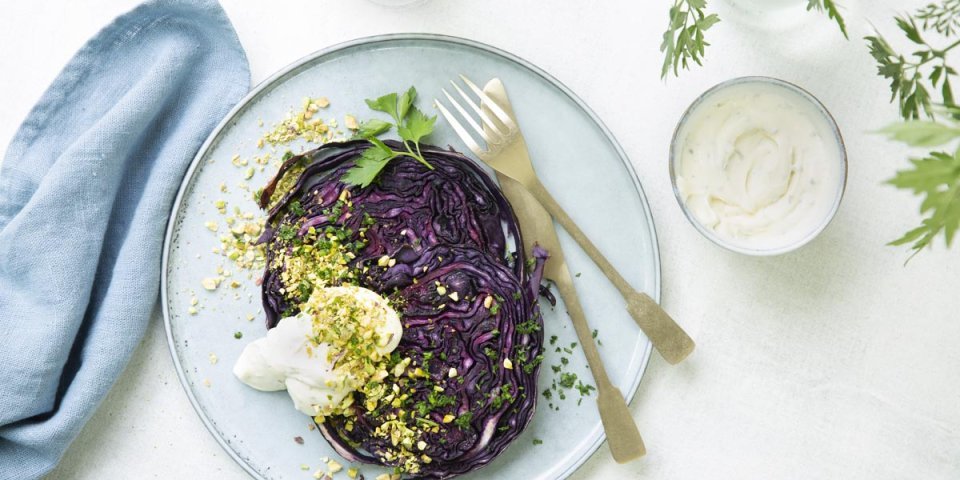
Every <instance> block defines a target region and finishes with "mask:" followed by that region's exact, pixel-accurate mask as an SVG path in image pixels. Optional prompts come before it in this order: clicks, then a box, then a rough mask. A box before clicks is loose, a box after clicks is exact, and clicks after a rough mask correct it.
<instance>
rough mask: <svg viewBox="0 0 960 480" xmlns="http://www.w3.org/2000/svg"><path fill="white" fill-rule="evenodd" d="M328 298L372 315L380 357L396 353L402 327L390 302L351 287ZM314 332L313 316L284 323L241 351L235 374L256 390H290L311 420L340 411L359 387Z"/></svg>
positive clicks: (335, 289)
mask: <svg viewBox="0 0 960 480" xmlns="http://www.w3.org/2000/svg"><path fill="white" fill-rule="evenodd" d="M324 294H326V295H331V296H345V297H349V299H350V301H352V302H354V303H355V304H357V305H358V306H361V307H363V310H364V311H366V312H368V313H369V314H370V315H371V317H368V318H367V319H366V320H367V321H368V322H369V324H370V325H371V326H373V328H374V329H375V331H376V333H377V338H379V339H381V341H380V342H379V343H378V344H377V345H376V350H377V351H378V352H379V353H381V354H383V355H387V354H389V353H390V352H392V351H393V350H394V349H395V348H397V345H398V344H399V343H400V337H401V335H402V333H403V326H402V324H401V323H400V316H399V315H398V314H397V312H396V311H395V310H393V308H391V307H390V306H389V305H388V304H387V301H386V299H384V298H383V297H381V296H380V295H378V294H377V293H376V292H373V291H371V290H368V289H366V288H362V287H353V286H344V287H330V288H327V289H325V291H324ZM313 329H314V325H313V319H312V317H311V315H310V314H309V313H304V312H301V313H300V314H298V315H296V316H294V317H286V318H283V319H281V320H280V322H279V323H278V324H277V326H276V327H274V328H272V329H270V330H269V331H267V335H266V336H265V337H263V338H260V339H257V340H254V341H253V342H251V343H250V344H248V345H247V346H246V347H245V348H244V349H243V353H241V354H240V357H239V358H238V359H237V363H236V364H235V365H234V367H233V374H234V375H236V377H237V378H239V379H240V380H241V381H242V382H243V383H246V384H247V385H249V386H251V387H253V388H255V389H257V390H262V391H268V392H270V391H277V390H287V393H288V394H289V395H290V398H291V399H293V404H294V406H295V407H296V409H297V410H299V411H301V412H303V413H305V414H307V415H310V416H314V415H316V414H317V412H318V411H320V410H322V409H324V408H325V407H327V406H335V405H340V404H341V402H343V401H344V399H345V398H346V397H347V396H348V395H350V393H351V392H353V388H352V386H351V385H354V384H355V383H356V382H353V381H351V379H350V378H349V373H347V372H341V371H339V370H338V369H337V368H336V365H334V363H335V362H332V361H330V359H329V355H328V353H329V350H330V345H328V344H325V343H316V342H314V341H313V338H314V337H315V335H314V331H313Z"/></svg>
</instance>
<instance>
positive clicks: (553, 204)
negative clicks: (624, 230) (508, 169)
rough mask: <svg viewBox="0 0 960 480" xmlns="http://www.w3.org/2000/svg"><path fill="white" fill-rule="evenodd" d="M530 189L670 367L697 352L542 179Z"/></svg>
mask: <svg viewBox="0 0 960 480" xmlns="http://www.w3.org/2000/svg"><path fill="white" fill-rule="evenodd" d="M527 187H528V189H529V190H530V193H532V194H533V196H534V197H536V198H537V200H538V201H540V204H541V205H543V207H544V208H545V209H546V210H547V211H548V212H550V215H551V216H553V218H555V219H557V222H558V223H559V224H560V226H562V227H563V228H564V230H566V231H567V233H569V234H570V236H571V237H573V239H574V240H576V241H577V243H578V244H580V247H581V248H583V250H584V251H585V252H587V255H588V256H589V257H590V259H591V260H593V263H595V264H597V267H599V268H600V271H602V272H603V274H604V275H606V276H607V278H608V279H610V282H611V283H613V285H614V287H616V288H617V290H618V291H619V292H620V295H621V296H623V299H624V300H625V301H626V302H627V311H628V312H629V313H630V316H631V317H633V320H634V321H635V322H636V323H637V325H638V326H639V327H640V329H641V330H643V333H644V334H646V335H647V338H649V339H650V342H651V343H652V344H653V347H654V348H656V349H657V351H658V352H660V355H662V356H663V358H664V359H665V360H666V361H667V362H669V363H670V364H677V363H679V362H680V361H682V360H683V359H684V358H687V356H688V355H690V353H691V352H693V349H694V346H695V344H694V342H693V339H691V338H690V336H689V335H687V332H684V331H683V329H682V328H680V325H677V322H676V321H674V320H673V318H671V317H670V315H669V314H667V312H666V311H664V310H663V308H661V307H660V305H658V304H657V302H655V301H653V299H652V298H650V296H648V295H647V294H645V293H641V292H638V291H636V290H635V289H634V288H633V287H632V286H630V283H629V282H627V280H626V279H625V278H623V276H621V275H620V272H618V271H617V269H616V268H614V266H613V265H612V264H611V263H610V261H609V260H607V258H606V257H604V256H603V254H602V253H600V250H599V249H597V247H596V246H595V245H594V244H593V242H591V241H590V238H589V237H587V235H586V234H585V233H583V231H582V230H580V227H578V226H577V224H576V223H574V221H573V219H572V218H570V216H569V215H567V212H565V211H564V210H563V208H561V207H560V204H558V203H557V201H556V200H554V199H553V196H552V195H550V192H549V191H547V189H546V187H544V186H543V184H542V183H540V180H539V179H534V180H533V182H532V184H531V185H527Z"/></svg>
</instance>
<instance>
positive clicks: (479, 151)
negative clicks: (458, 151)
mask: <svg viewBox="0 0 960 480" xmlns="http://www.w3.org/2000/svg"><path fill="white" fill-rule="evenodd" d="M433 106H434V107H436V108H437V110H440V114H441V115H443V118H445V119H447V123H449V124H450V126H451V127H453V131H455V132H457V136H459V137H460V140H463V143H466V144H467V148H469V149H470V151H472V152H473V153H474V154H476V155H477V156H478V157H483V155H484V154H485V153H487V152H486V150H484V149H483V148H480V145H478V144H477V141H476V140H474V139H473V136H471V135H470V134H469V133H467V129H465V128H463V125H461V124H460V121H459V120H457V118H456V117H454V116H453V114H452V113H450V110H447V108H446V107H444V106H443V104H442V103H440V102H439V101H438V100H436V99H434V100H433Z"/></svg>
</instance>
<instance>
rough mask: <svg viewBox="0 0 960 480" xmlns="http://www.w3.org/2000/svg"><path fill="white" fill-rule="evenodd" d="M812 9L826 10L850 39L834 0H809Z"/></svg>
mask: <svg viewBox="0 0 960 480" xmlns="http://www.w3.org/2000/svg"><path fill="white" fill-rule="evenodd" d="M958 1H960V0H958ZM810 10H816V11H818V12H826V13H827V18H829V19H831V20H833V21H835V22H837V25H838V26H839V27H840V33H842V34H843V37H844V38H846V39H847V40H850V36H849V35H847V22H845V21H844V20H843V17H842V16H841V15H840V10H839V9H838V8H837V4H836V3H834V1H833V0H807V11H808V12H809V11H810Z"/></svg>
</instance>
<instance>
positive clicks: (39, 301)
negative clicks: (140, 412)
mask: <svg viewBox="0 0 960 480" xmlns="http://www.w3.org/2000/svg"><path fill="white" fill-rule="evenodd" d="M249 76H250V75H249V70H248V66H247V61H246V57H245V55H244V53H243V49H242V48H241V46H240V43H239V41H238V40H237V37H236V33H235V32H234V30H233V27H232V25H231V24H230V21H229V20H228V19H227V17H226V15H225V14H224V12H223V10H222V9H221V8H220V6H219V4H218V3H217V2H216V1H215V0H166V1H150V2H147V3H145V4H143V5H141V6H139V7H137V8H136V9H134V10H133V11H131V12H130V13H128V14H126V15H123V16H121V17H119V18H118V19H116V20H115V21H114V22H113V23H112V24H111V25H109V26H108V27H106V28H105V29H104V30H102V31H101V32H100V33H98V34H97V35H96V36H95V37H94V38H93V39H92V40H90V41H89V42H88V43H87V44H86V45H85V46H84V47H83V48H82V49H81V50H80V51H79V52H78V53H77V54H76V56H75V57H74V58H73V59H72V60H71V61H70V63H69V64H68V65H67V67H66V68H65V69H64V70H63V72H61V74H60V75H59V76H58V77H57V79H56V80H55V81H54V82H53V84H52V85H51V86H50V88H49V89H48V90H47V92H46V93H45V94H44V95H43V97H42V99H41V100H40V102H39V103H38V104H37V105H36V106H35V107H34V109H33V111H31V112H30V114H29V115H28V117H27V119H26V120H25V121H24V122H23V125H22V126H21V127H20V130H19V131H18V132H17V134H16V136H15V137H14V139H13V141H12V143H11V144H10V146H9V148H8V150H7V154H6V157H5V158H4V161H3V163H2V165H0V332H2V333H0V335H2V341H0V479H14V478H16V479H21V478H36V477H39V476H41V475H43V474H44V473H46V472H48V471H49V470H50V469H51V468H53V466H54V465H56V463H57V462H58V461H59V459H60V457H61V456H62V454H63V452H64V450H65V449H66V448H67V446H68V445H69V443H70V442H71V441H72V440H73V439H74V438H75V437H76V435H77V433H78V432H79V430H80V428H81V427H82V426H83V424H84V422H86V420H87V419H88V418H89V417H90V415H91V414H92V413H93V411H94V409H95V408H96V406H97V405H98V404H99V402H100V401H101V400H102V399H103V397H104V395H105V394H106V393H107V391H108V390H109V388H110V386H111V385H112V384H113V382H114V381H115V380H116V378H117V376H118V375H119V374H120V372H121V371H122V370H123V368H124V366H125V365H126V364H127V361H128V360H129V358H130V355H131V353H132V352H133V350H134V348H135V347H136V346H137V345H138V344H139V342H140V340H141V338H142V336H143V334H144V332H145V330H146V327H147V324H148V323H149V319H150V314H151V311H152V309H153V308H154V306H155V304H156V300H157V294H158V292H159V286H160V285H159V280H160V258H161V249H162V245H163V234H164V230H165V227H166V223H167V218H168V215H169V213H170V209H171V206H172V202H173V198H174V197H175V195H176V192H177V189H178V187H179V185H180V182H181V180H182V178H183V175H184V173H185V171H186V169H187V166H188V165H189V163H190V160H191V159H192V158H193V156H194V155H195V153H196V152H197V150H198V148H199V147H200V145H201V144H202V143H203V141H204V139H205V138H206V137H207V135H208V134H209V132H210V131H211V130H212V129H213V127H214V126H216V124H217V123H218V122H219V121H220V120H221V119H222V118H223V117H224V115H226V113H227V112H228V111H229V110H230V108H231V107H232V106H233V105H234V104H235V103H236V102H237V101H238V100H239V99H240V98H241V97H242V96H243V95H244V94H245V93H246V92H247V90H248V89H249Z"/></svg>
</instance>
